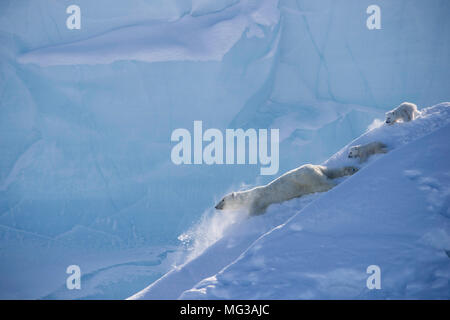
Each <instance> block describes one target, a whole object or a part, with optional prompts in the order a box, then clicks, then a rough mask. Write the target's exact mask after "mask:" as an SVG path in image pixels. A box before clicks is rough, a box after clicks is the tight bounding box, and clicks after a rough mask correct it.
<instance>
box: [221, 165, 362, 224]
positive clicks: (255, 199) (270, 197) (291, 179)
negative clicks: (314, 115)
mask: <svg viewBox="0 0 450 320" xmlns="http://www.w3.org/2000/svg"><path fill="white" fill-rule="evenodd" d="M356 171H358V169H357V168H355V167H342V168H337V169H331V168H327V167H325V166H320V165H313V164H305V165H303V166H301V167H298V168H296V169H293V170H291V171H288V172H286V173H285V174H283V175H282V176H280V177H279V178H277V179H275V180H273V181H271V182H270V183H268V184H267V185H265V186H259V187H255V188H253V189H250V190H247V191H239V192H232V193H230V194H228V195H226V196H225V197H224V198H223V199H222V200H221V201H220V202H219V203H218V204H217V205H216V206H215V208H216V209H217V210H231V211H233V210H240V209H247V210H248V212H249V214H250V215H259V214H262V213H264V212H265V210H266V209H267V207H268V206H269V205H271V204H273V203H280V202H283V201H286V200H290V199H293V198H298V197H301V196H303V195H305V194H309V193H315V192H325V191H328V190H330V189H331V188H333V187H334V186H335V183H334V182H333V181H332V179H336V178H340V177H343V176H348V175H352V174H354V173H355V172H356Z"/></svg>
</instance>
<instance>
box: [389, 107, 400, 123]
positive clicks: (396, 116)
mask: <svg viewBox="0 0 450 320" xmlns="http://www.w3.org/2000/svg"><path fill="white" fill-rule="evenodd" d="M399 118H400V115H399V111H398V110H392V111H389V112H386V123H387V124H390V125H392V124H394V123H395V122H396V121H397V120H398V119H399Z"/></svg>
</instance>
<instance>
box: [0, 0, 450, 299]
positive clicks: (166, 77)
mask: <svg viewBox="0 0 450 320" xmlns="http://www.w3.org/2000/svg"><path fill="white" fill-rule="evenodd" d="M375 2H376V3H378V4H379V6H380V7H381V10H382V29H381V30H368V29H367V28H366V19H367V14H366V8H367V7H368V6H369V5H371V4H373V3H374V1H368V0H363V1H361V0H348V1H345V2H340V1H334V0H324V1H319V2H318V1H312V0H296V1H294V0H280V1H277V0H264V1H261V0H241V1H238V0H223V1H212V0H211V1H208V0H192V1H189V0H157V1H155V0H130V1H119V0H97V1H89V0H79V1H77V5H79V6H80V8H81V14H82V21H81V29H80V30H68V29H67V28H66V18H67V14H66V7H67V6H68V5H70V4H72V3H70V2H67V1H53V0H41V1H32V0H24V1H13V0H3V1H1V2H0V150H1V153H0V251H1V252H2V258H1V259H0V287H1V288H2V289H1V290H0V298H40V297H52V298H57V297H62V296H64V297H70V293H67V292H65V293H61V287H63V286H64V283H65V279H66V277H67V274H65V268H66V267H67V265H69V264H72V263H78V264H80V266H81V269H82V270H84V271H83V272H86V274H94V273H95V272H96V270H111V269H105V268H108V266H118V265H120V266H122V264H123V263H130V264H127V265H126V268H127V269H129V270H132V269H133V268H134V267H133V266H134V265H133V264H132V263H131V262H132V260H133V259H134V261H137V262H139V261H141V260H146V259H144V258H143V257H138V255H137V254H135V251H139V252H140V253H141V254H146V252H147V251H146V248H149V247H151V248H153V249H152V253H151V254H150V253H149V256H151V257H154V256H158V254H162V253H164V252H167V251H170V252H171V253H170V254H168V255H167V256H169V257H171V258H170V259H173V260H174V261H176V260H177V259H178V258H176V257H175V256H178V253H177V250H178V249H174V248H175V247H177V246H178V245H179V240H178V239H177V237H178V236H179V235H180V234H183V233H185V232H186V231H187V230H190V228H192V227H194V226H195V225H196V224H197V222H198V220H199V219H200V218H201V216H202V215H203V214H204V213H207V212H208V210H209V208H211V207H212V206H213V205H214V203H215V202H216V201H217V199H218V198H219V197H221V196H222V195H223V194H224V193H226V192H227V191H230V190H235V189H239V188H240V187H241V186H242V185H256V184H263V183H267V182H268V181H270V180H271V179H272V178H274V177H270V176H267V177H264V176H260V175H259V166H257V165H245V166H208V165H202V166H176V165H174V164H173V163H172V162H171V160H170V150H171V148H172V146H173V145H172V144H171V143H170V135H171V133H172V131H173V130H174V129H176V128H189V127H191V126H192V124H193V121H195V120H202V121H203V123H204V124H205V126H207V127H209V128H217V129H219V130H222V131H224V130H225V129H226V128H244V129H245V128H256V129H259V128H266V129H270V128H279V129H280V170H279V174H281V173H283V172H285V171H287V170H289V169H292V168H295V167H297V166H299V165H301V164H303V163H306V162H312V163H320V162H323V161H325V160H326V159H328V158H329V157H330V156H331V155H333V154H334V153H335V152H336V151H338V150H339V149H340V148H342V147H343V146H344V145H346V144H347V143H348V141H351V140H352V139H354V138H356V137H358V136H359V135H360V134H362V133H363V132H364V131H365V130H366V128H367V127H368V126H369V125H370V124H371V123H372V122H373V120H374V119H376V118H382V117H383V114H384V112H385V111H386V110H389V109H391V108H392V107H394V106H396V105H398V104H399V103H401V102H403V101H405V100H407V101H412V102H414V103H416V104H417V105H418V106H419V108H420V109H423V108H424V107H426V106H431V105H434V104H436V103H438V102H441V101H448V92H449V89H450V85H449V81H448V78H449V75H450V74H449V72H450V71H449V70H450V65H449V63H450V62H449V59H448V57H449V56H450V41H449V40H448V37H446V36H445V35H446V34H447V33H448V32H449V31H450V21H449V19H447V15H448V12H449V9H450V3H449V2H448V1H446V0H430V1H422V0H413V1H389V0H376V1H375ZM154 248H159V249H155V250H154ZM158 250H159V253H158V252H157V251H158ZM181 255H182V254H181ZM164 257H165V258H164V259H159V260H158V261H159V262H160V264H158V266H147V267H146V268H149V271H148V272H147V273H145V272H144V273H145V274H146V278H145V279H146V280H145V284H144V285H146V284H148V283H150V282H152V281H153V280H155V279H156V278H157V277H158V276H159V275H161V274H162V273H164V272H165V271H167V270H168V269H169V268H170V264H171V263H172V262H171V261H166V259H169V258H167V257H166V255H164ZM149 259H150V258H149ZM138 265H139V263H138ZM121 268H122V267H121ZM136 268H142V266H140V265H139V266H138V267H136ZM108 272H110V271H108ZM139 272H140V271H139ZM95 274H96V275H97V276H96V277H95V279H102V278H101V276H100V275H99V274H97V273H95ZM131 278H133V277H132V276H131ZM90 279H91V278H90ZM96 281H99V280H96ZM114 281H116V280H114ZM119 281H120V280H119ZM122 281H123V283H120V284H117V288H119V289H115V290H116V291H117V292H116V293H115V294H114V297H115V298H120V297H122V298H125V297H127V296H129V295H131V294H133V293H134V292H136V290H137V286H136V283H135V282H134V281H135V279H134V280H130V281H129V282H127V281H128V280H127V279H122ZM108 283H113V281H112V280H111V279H110V278H109V277H106V276H105V278H104V282H103V283H101V281H100V282H99V284H98V285H97V287H98V288H97V289H96V288H93V289H92V290H90V291H89V293H86V295H85V296H83V294H82V293H76V294H75V293H72V294H73V295H74V297H75V296H76V297H78V298H83V297H85V298H92V297H96V296H98V297H108V288H109V287H108ZM127 283H128V284H130V285H127ZM58 294H59V295H58Z"/></svg>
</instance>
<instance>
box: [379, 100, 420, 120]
mask: <svg viewBox="0 0 450 320" xmlns="http://www.w3.org/2000/svg"><path fill="white" fill-rule="evenodd" d="M419 114H420V112H419V111H418V110H417V106H416V105H415V104H414V103H411V102H403V103H402V104H400V105H399V106H398V107H397V108H395V109H393V110H391V111H389V112H386V123H387V124H390V125H392V124H394V123H396V122H397V121H398V120H402V121H403V122H408V121H411V120H414V119H415V118H416V117H417V116H418V115H419Z"/></svg>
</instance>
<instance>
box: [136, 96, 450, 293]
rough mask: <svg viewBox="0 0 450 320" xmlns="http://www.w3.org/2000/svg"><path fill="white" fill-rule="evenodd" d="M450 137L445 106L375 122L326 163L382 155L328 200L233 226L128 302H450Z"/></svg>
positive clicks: (297, 202)
mask: <svg viewBox="0 0 450 320" xmlns="http://www.w3.org/2000/svg"><path fill="white" fill-rule="evenodd" d="M449 138H450V103H442V104H439V105H436V106H434V107H431V108H427V109H424V110H422V115H421V116H420V118H418V119H417V120H415V121H413V122H409V123H400V124H397V125H394V126H387V125H384V124H382V123H378V126H376V127H375V128H373V129H372V130H370V131H368V132H366V133H365V134H364V135H362V136H361V137H359V138H358V139H356V140H354V141H352V142H351V143H350V144H349V145H347V146H346V147H344V148H343V149H342V150H340V151H339V152H338V153H336V154H335V155H334V156H333V157H331V158H330V159H329V160H328V161H326V162H325V164H327V165H330V166H334V165H336V166H338V165H343V164H353V165H359V164H358V163H357V162H356V161H355V160H354V159H349V158H347V151H348V148H349V147H350V146H351V145H355V144H360V143H367V142H369V141H382V142H384V143H386V144H387V145H388V148H389V152H388V153H387V154H384V155H376V156H373V157H372V158H370V160H369V161H368V162H367V163H364V164H362V165H360V171H358V173H356V174H355V175H353V176H351V177H348V178H346V179H344V180H343V181H342V182H341V183H339V184H338V186H336V187H335V188H333V189H332V190H330V191H328V192H326V193H322V194H314V195H311V196H308V197H305V198H299V199H294V200H291V201H289V202H286V203H283V204H280V205H274V206H271V207H270V208H269V211H268V213H267V214H266V215H264V216H261V217H256V218H251V219H248V220H242V221H237V222H235V223H234V224H230V225H229V230H228V232H226V233H225V234H224V235H223V237H222V238H221V239H220V240H219V241H217V242H216V243H214V244H213V245H212V246H210V247H209V248H207V249H206V250H205V251H204V252H203V253H202V254H200V255H199V256H198V257H196V258H194V259H193V260H191V261H189V262H187V263H186V264H185V265H183V266H180V267H178V268H176V269H174V270H172V271H171V272H169V273H168V274H166V275H165V276H164V277H162V278H161V279H159V280H158V281H156V282H155V283H153V284H152V285H150V286H149V287H147V288H146V289H144V290H142V291H141V292H139V293H137V294H136V295H134V296H132V297H131V299H166V298H172V299H173V298H181V299H392V298H396V299H409V298H422V299H423V298H425V299H449V298H450V286H449V280H450V206H449V205H450V162H449V156H450V145H449V144H448V139H449ZM217 215H218V216H220V215H221V214H220V213H218V214H217ZM221 218H222V219H224V221H226V220H227V218H226V217H221ZM270 224H271V226H269V225H270ZM263 226H264V227H263ZM370 265H378V266H379V267H380V268H381V279H382V280H381V281H382V282H381V290H369V289H367V287H366V280H367V277H368V276H369V275H368V274H367V273H366V269H367V267H368V266H370Z"/></svg>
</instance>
